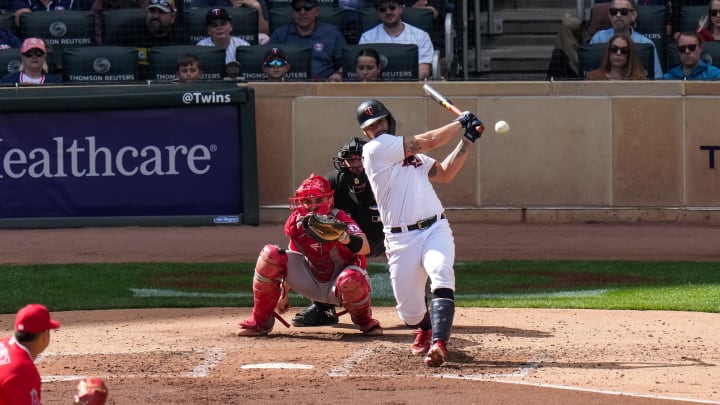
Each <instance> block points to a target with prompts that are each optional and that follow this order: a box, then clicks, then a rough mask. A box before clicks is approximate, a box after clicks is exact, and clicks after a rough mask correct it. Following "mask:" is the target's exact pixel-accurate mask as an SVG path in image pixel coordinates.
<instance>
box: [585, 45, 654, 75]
mask: <svg viewBox="0 0 720 405" xmlns="http://www.w3.org/2000/svg"><path fill="white" fill-rule="evenodd" d="M606 45H607V44H606V43H601V44H582V45H580V46H579V47H578V62H579V68H580V73H581V75H582V77H585V76H587V74H588V72H589V71H591V70H595V69H597V68H598V67H599V66H600V61H601V60H602V56H603V53H604V52H605V46H606ZM635 49H636V50H637V52H638V56H639V57H640V61H641V62H642V64H643V67H645V74H646V75H647V77H648V79H653V78H654V77H655V53H654V52H653V46H652V44H635Z"/></svg>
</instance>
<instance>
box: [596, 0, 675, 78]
mask: <svg viewBox="0 0 720 405" xmlns="http://www.w3.org/2000/svg"><path fill="white" fill-rule="evenodd" d="M608 12H609V13H610V21H611V22H612V25H613V26H612V28H608V29H606V30H602V31H598V32H596V33H595V35H593V36H592V38H591V39H590V43H591V44H600V43H605V42H607V41H608V40H609V39H610V37H612V36H613V34H615V33H620V34H627V35H629V36H630V38H631V39H632V40H633V41H634V42H635V43H636V44H651V45H653V51H654V53H655V63H654V65H655V78H656V79H660V78H662V75H663V71H662V65H660V58H659V57H658V53H657V49H655V45H654V44H653V42H652V41H651V40H650V39H648V38H647V37H646V36H644V35H642V34H640V33H639V32H637V31H635V30H634V29H633V25H634V24H635V20H636V19H637V13H638V11H637V2H636V1H635V0H612V2H611V3H610V8H609V10H608Z"/></svg>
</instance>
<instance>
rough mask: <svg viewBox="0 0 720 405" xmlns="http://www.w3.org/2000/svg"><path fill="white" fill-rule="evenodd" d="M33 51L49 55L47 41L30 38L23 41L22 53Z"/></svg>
mask: <svg viewBox="0 0 720 405" xmlns="http://www.w3.org/2000/svg"><path fill="white" fill-rule="evenodd" d="M31 49H39V50H41V51H43V53H47V48H46V47H45V41H43V40H42V39H40V38H28V39H26V40H25V41H23V43H22V46H21V47H20V53H25V52H27V51H29V50H31Z"/></svg>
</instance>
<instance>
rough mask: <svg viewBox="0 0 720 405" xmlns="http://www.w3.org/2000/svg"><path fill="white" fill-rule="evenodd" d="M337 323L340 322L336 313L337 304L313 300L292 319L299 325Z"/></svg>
mask: <svg viewBox="0 0 720 405" xmlns="http://www.w3.org/2000/svg"><path fill="white" fill-rule="evenodd" d="M336 323H338V317H337V314H336V313H335V306H334V305H331V304H324V303H322V302H313V303H312V304H310V306H308V307H307V308H305V309H304V310H303V311H302V312H299V313H297V314H295V317H294V318H293V319H292V324H293V325H295V326H298V327H303V326H324V325H335V324H336Z"/></svg>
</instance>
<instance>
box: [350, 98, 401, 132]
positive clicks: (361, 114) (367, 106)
mask: <svg viewBox="0 0 720 405" xmlns="http://www.w3.org/2000/svg"><path fill="white" fill-rule="evenodd" d="M382 118H387V120H388V133H390V134H393V135H394V134H395V118H394V117H393V115H392V114H391V113H390V111H389V110H388V109H387V108H386V107H385V105H384V104H383V103H381V102H379V101H378V100H374V99H370V100H367V101H364V102H362V103H361V104H360V105H359V106H358V108H357V120H358V124H360V128H361V129H365V128H366V127H367V126H369V125H370V124H372V123H374V122H375V121H377V120H379V119H382Z"/></svg>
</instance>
